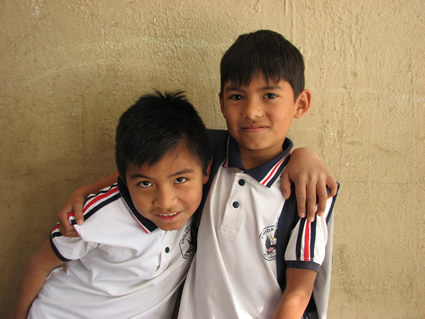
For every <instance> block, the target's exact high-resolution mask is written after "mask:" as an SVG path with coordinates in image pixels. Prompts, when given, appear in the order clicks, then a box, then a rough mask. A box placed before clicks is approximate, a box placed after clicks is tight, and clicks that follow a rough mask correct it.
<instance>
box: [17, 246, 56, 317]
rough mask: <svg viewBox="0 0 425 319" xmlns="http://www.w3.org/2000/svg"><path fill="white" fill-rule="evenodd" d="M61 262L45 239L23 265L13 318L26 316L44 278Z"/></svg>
mask: <svg viewBox="0 0 425 319" xmlns="http://www.w3.org/2000/svg"><path fill="white" fill-rule="evenodd" d="M61 264H63V262H62V261H61V260H60V259H59V258H58V257H57V256H56V254H55V253H54V252H53V249H52V248H51V246H50V242H49V240H47V241H45V242H44V243H43V245H41V247H40V248H39V249H38V250H37V252H36V253H35V254H34V256H33V257H32V258H31V259H30V261H29V262H28V263H27V265H26V267H25V270H24V274H23V276H22V279H21V283H20V286H19V290H18V297H17V301H16V305H15V313H14V315H13V318H14V319H21V318H22V319H24V318H26V317H27V315H28V311H29V309H30V307H31V304H32V302H33V301H34V299H35V297H36V296H37V294H38V292H39V291H40V289H41V287H42V286H43V284H44V281H45V279H46V278H47V276H48V275H49V274H50V272H51V271H52V270H53V269H54V268H56V267H58V266H60V265H61Z"/></svg>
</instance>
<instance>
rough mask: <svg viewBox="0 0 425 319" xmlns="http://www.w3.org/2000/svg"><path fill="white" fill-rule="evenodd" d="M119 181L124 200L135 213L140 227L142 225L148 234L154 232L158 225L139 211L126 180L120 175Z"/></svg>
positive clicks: (119, 188)
mask: <svg viewBox="0 0 425 319" xmlns="http://www.w3.org/2000/svg"><path fill="white" fill-rule="evenodd" d="M117 183H118V190H119V191H120V194H121V196H122V198H123V200H124V203H125V204H126V206H127V207H128V209H129V210H130V213H131V214H132V215H133V217H134V219H135V220H136V222H137V223H138V224H139V225H140V227H142V228H143V230H144V231H145V232H146V233H148V234H149V233H151V232H153V231H154V230H155V229H157V228H158V226H156V225H155V224H154V223H153V222H152V221H150V220H149V219H147V218H145V217H143V216H142V215H141V214H140V213H139V212H138V211H137V209H136V207H134V204H133V201H132V200H131V196H130V192H129V191H128V188H127V186H126V185H125V184H124V182H123V181H122V180H121V178H120V177H118V182H117Z"/></svg>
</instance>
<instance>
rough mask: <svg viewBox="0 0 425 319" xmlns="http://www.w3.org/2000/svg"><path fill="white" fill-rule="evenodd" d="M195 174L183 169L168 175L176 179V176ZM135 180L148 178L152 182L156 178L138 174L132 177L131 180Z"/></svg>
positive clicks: (190, 170) (191, 170)
mask: <svg viewBox="0 0 425 319" xmlns="http://www.w3.org/2000/svg"><path fill="white" fill-rule="evenodd" d="M193 172H194V171H193V169H190V168H184V169H182V170H180V171H178V172H175V173H173V174H171V175H168V176H167V177H174V176H178V175H182V174H190V173H193ZM135 178H146V179H150V180H153V179H154V178H152V177H149V176H147V175H143V174H138V173H135V174H132V175H130V179H135Z"/></svg>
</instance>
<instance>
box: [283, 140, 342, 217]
mask: <svg viewBox="0 0 425 319" xmlns="http://www.w3.org/2000/svg"><path fill="white" fill-rule="evenodd" d="M291 182H292V183H294V184H295V192H296V194H297V206H298V215H299V216H300V217H301V218H304V217H306V216H307V219H308V220H309V221H314V219H315V217H316V213H317V214H318V215H319V216H322V215H323V213H324V212H325V208H326V202H327V199H328V198H329V197H332V196H334V195H336V193H337V190H338V184H337V182H336V180H335V178H334V177H333V176H332V175H331V174H330V172H329V170H328V169H327V168H326V166H325V164H323V162H322V161H321V160H320V159H319V157H318V156H317V154H316V153H315V152H313V151H312V150H310V149H308V148H297V149H295V150H294V151H293V152H292V155H291V159H290V160H289V162H288V164H287V165H286V167H285V169H284V171H283V173H282V183H281V189H282V192H283V195H284V197H285V198H286V199H288V198H289V197H290V196H291ZM328 190H329V192H328Z"/></svg>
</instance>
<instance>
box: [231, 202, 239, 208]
mask: <svg viewBox="0 0 425 319" xmlns="http://www.w3.org/2000/svg"><path fill="white" fill-rule="evenodd" d="M232 206H233V207H234V208H238V207H239V206H240V204H239V202H233V204H232Z"/></svg>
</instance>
